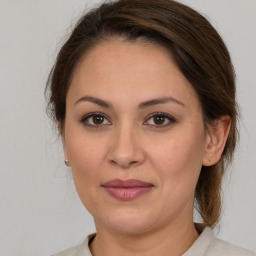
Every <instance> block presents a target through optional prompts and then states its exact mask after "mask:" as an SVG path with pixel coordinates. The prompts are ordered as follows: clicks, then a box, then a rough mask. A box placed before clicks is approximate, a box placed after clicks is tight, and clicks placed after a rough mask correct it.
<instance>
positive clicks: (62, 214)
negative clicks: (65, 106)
mask: <svg viewBox="0 0 256 256" xmlns="http://www.w3.org/2000/svg"><path fill="white" fill-rule="evenodd" d="M183 2H184V3H187V4H189V5H190V6H192V7H194V8H195V9H197V10H199V11H201V12H202V13H205V14H206V15H207V16H208V17H209V19H210V20H211V21H212V23H213V25H214V26H215V27H216V28H217V29H218V31H219V32H220V34H221V35H222V36H223V38H224V40H225V41H226V43H227V45H228V47H229V49H230V52H231V55H232V58H233V62H234V66H235V69H236V72H237V84H238V100H239V103H240V106H241V114H242V118H241V123H240V130H241V142H240V145H239V147H238V149H237V153H236V155H235V162H234V165H233V166H232V168H231V178H228V179H226V181H225V185H224V192H225V207H224V214H223V219H222V222H221V229H220V233H219V237H221V238H223V239H225V240H228V241H230V242H232V243H235V244H237V245H239V246H242V247H247V248H249V249H252V250H256V220H255V216H256V186H255V183H256V167H255V159H256V149H255V148H256V117H255V112H256V84H255V82H256V69H255V60H256V50H255V47H256V31H255V24H256V15H255V12H256V1H255V0H225V1H223V0H214V1H206V0H184V1H183ZM92 4H95V1H94V2H93V1H87V2H86V1H82V0H76V1H71V0H37V1H36V0H30V1H29V0H16V1H15V0H0V88H1V90H0V92H1V93H0V159H1V161H0V256H32V255H33V256H34V255H37V256H43V255H50V254H52V253H54V252H56V251H59V250H62V249H64V248H67V247H70V246H72V245H74V244H76V243H78V242H80V241H81V240H82V239H83V238H84V237H85V235H86V234H88V233H90V232H93V231H94V226H93V222H92V218H91V217H90V215H89V214H88V213H87V212H86V211H85V210H84V208H83V206H82V204H81V203H80V201H79V200H78V197H77V195H76V192H75V189H74V186H73V183H72V180H71V179H70V174H69V170H68V169H67V168H66V167H65V165H64V164H63V154H62V148H61V145H60V143H59V141H58V138H56V136H55V135H54V133H53V132H52V129H51V125H50V122H49V120H48V118H47V117H46V115H45V101H44V96H43V91H44V85H45V82H46V78H47V75H48V72H49V70H50V68H51V66H52V64H53V60H54V57H55V56H56V53H57V49H59V48H60V45H61V44H62V42H64V40H65V38H66V36H65V35H66V34H67V33H68V32H69V31H70V27H71V26H72V24H74V23H75V21H76V19H77V17H79V15H80V14H81V13H82V11H83V10H84V9H85V8H89V7H90V6H92Z"/></svg>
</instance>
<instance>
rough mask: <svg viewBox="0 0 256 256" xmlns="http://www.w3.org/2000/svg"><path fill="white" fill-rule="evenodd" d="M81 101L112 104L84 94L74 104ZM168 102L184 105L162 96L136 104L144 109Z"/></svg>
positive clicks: (109, 105)
mask: <svg viewBox="0 0 256 256" xmlns="http://www.w3.org/2000/svg"><path fill="white" fill-rule="evenodd" d="M83 101H89V102H92V103H95V104H97V105H99V106H101V107H104V108H113V105H112V104H111V103H109V102H107V101H105V100H101V99H99V98H95V97H92V96H84V97H82V98H80V99H79V100H77V101H76V102H75V105H76V104H78V103H79V102H83ZM168 102H171V103H176V104H178V105H181V106H184V107H185V104H184V103H182V102H181V101H179V100H177V99H175V98H173V97H163V98H157V99H151V100H147V101H144V102H141V103H140V104H139V106H138V108H139V109H144V108H147V107H150V106H154V105H157V104H164V103H168Z"/></svg>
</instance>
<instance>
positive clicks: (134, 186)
mask: <svg viewBox="0 0 256 256" xmlns="http://www.w3.org/2000/svg"><path fill="white" fill-rule="evenodd" d="M102 187H103V188H104V189H105V190H106V191H107V192H108V194H109V195H110V196H112V197H114V198H116V199H119V200H124V201H128V200H133V199H135V198H137V197H140V196H142V195H144V194H146V193H147V192H149V191H150V190H151V189H152V188H153V187H154V186H153V185H152V184H150V183H147V182H144V181H140V180H135V179H129V180H120V179H115V180H110V181H108V182H106V183H104V184H103V185H102Z"/></svg>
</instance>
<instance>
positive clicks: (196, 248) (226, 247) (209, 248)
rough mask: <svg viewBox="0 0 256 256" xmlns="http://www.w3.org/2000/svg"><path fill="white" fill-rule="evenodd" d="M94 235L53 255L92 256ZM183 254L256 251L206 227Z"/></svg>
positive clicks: (230, 255)
mask: <svg viewBox="0 0 256 256" xmlns="http://www.w3.org/2000/svg"><path fill="white" fill-rule="evenodd" d="M94 236H95V234H91V235H89V236H87V238H86V239H85V240H84V241H83V242H82V243H81V244H79V245H77V246H74V247H72V248H69V249H67V250H65V251H62V252H59V253H57V254H54V255H52V256H92V254H91V252H90V249H89V246H88V243H89V241H90V240H91V239H93V237H94ZM182 256H256V253H254V252H252V251H249V250H247V249H243V248H240V247H237V246H235V245H232V244H230V243H227V242H225V241H223V240H221V239H218V238H216V237H215V236H214V233H213V230H212V229H211V228H209V227H206V228H205V229H204V231H203V232H202V233H201V234H200V236H199V237H198V238H197V240H196V241H195V242H194V243H193V244H192V246H191V247H190V248H189V249H188V250H187V251H186V252H185V253H184V254H183V255H182Z"/></svg>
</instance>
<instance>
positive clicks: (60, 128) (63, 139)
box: [58, 124, 68, 159]
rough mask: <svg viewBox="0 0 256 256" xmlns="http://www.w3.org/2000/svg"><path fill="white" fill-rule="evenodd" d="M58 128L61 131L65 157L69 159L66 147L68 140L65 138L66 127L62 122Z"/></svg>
mask: <svg viewBox="0 0 256 256" xmlns="http://www.w3.org/2000/svg"><path fill="white" fill-rule="evenodd" d="M58 130H59V132H60V137H61V142H62V148H63V152H64V157H65V159H68V156H67V149H66V140H65V129H64V127H62V126H61V125H60V124H58Z"/></svg>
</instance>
